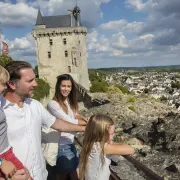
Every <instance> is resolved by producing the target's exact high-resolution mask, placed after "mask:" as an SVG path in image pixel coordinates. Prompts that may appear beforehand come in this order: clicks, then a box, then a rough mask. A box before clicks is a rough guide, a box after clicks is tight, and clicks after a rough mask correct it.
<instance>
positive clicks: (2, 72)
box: [0, 66, 10, 83]
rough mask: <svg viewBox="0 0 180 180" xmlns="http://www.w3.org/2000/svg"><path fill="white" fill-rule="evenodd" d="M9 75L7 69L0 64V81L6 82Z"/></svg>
mask: <svg viewBox="0 0 180 180" xmlns="http://www.w3.org/2000/svg"><path fill="white" fill-rule="evenodd" d="M9 78H10V76H9V73H8V71H7V70H6V69H5V68H4V67H2V66H0V83H6V82H7V81H8V80H9Z"/></svg>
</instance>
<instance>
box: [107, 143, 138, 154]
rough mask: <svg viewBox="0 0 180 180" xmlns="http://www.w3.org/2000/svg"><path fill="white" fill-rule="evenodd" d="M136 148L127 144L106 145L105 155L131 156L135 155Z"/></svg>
mask: <svg viewBox="0 0 180 180" xmlns="http://www.w3.org/2000/svg"><path fill="white" fill-rule="evenodd" d="M134 152H135V151H134V148H133V147H131V146H129V145H127V144H119V143H118V144H113V143H112V144H105V146H104V153H105V154H111V155H113V154H114V155H115V154H116V155H131V154H134Z"/></svg>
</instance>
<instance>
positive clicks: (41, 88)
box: [33, 78, 50, 101]
mask: <svg viewBox="0 0 180 180" xmlns="http://www.w3.org/2000/svg"><path fill="white" fill-rule="evenodd" d="M36 81H37V84H38V86H37V87H36V89H35V92H34V96H33V98H34V99H36V100H38V101H40V100H41V99H43V98H45V97H47V96H49V92H50V86H49V84H48V83H47V82H46V81H44V80H43V79H38V78H37V79H36Z"/></svg>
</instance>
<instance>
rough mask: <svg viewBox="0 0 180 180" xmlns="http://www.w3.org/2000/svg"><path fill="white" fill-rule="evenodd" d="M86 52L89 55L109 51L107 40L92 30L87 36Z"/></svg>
mask: <svg viewBox="0 0 180 180" xmlns="http://www.w3.org/2000/svg"><path fill="white" fill-rule="evenodd" d="M87 50H88V52H89V53H94V52H95V53H102V52H107V51H110V50H111V47H110V44H109V40H108V39H107V38H106V37H105V36H104V35H99V34H98V32H97V31H95V30H93V31H92V32H91V33H89V34H88V35H87Z"/></svg>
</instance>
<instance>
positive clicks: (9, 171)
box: [1, 159, 16, 178]
mask: <svg viewBox="0 0 180 180" xmlns="http://www.w3.org/2000/svg"><path fill="white" fill-rule="evenodd" d="M1 171H2V172H3V174H4V175H5V176H6V178H9V177H12V176H13V175H14V174H15V173H16V167H15V166H14V164H13V163H12V162H10V161H6V160H5V159H3V161H2V165H1Z"/></svg>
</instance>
